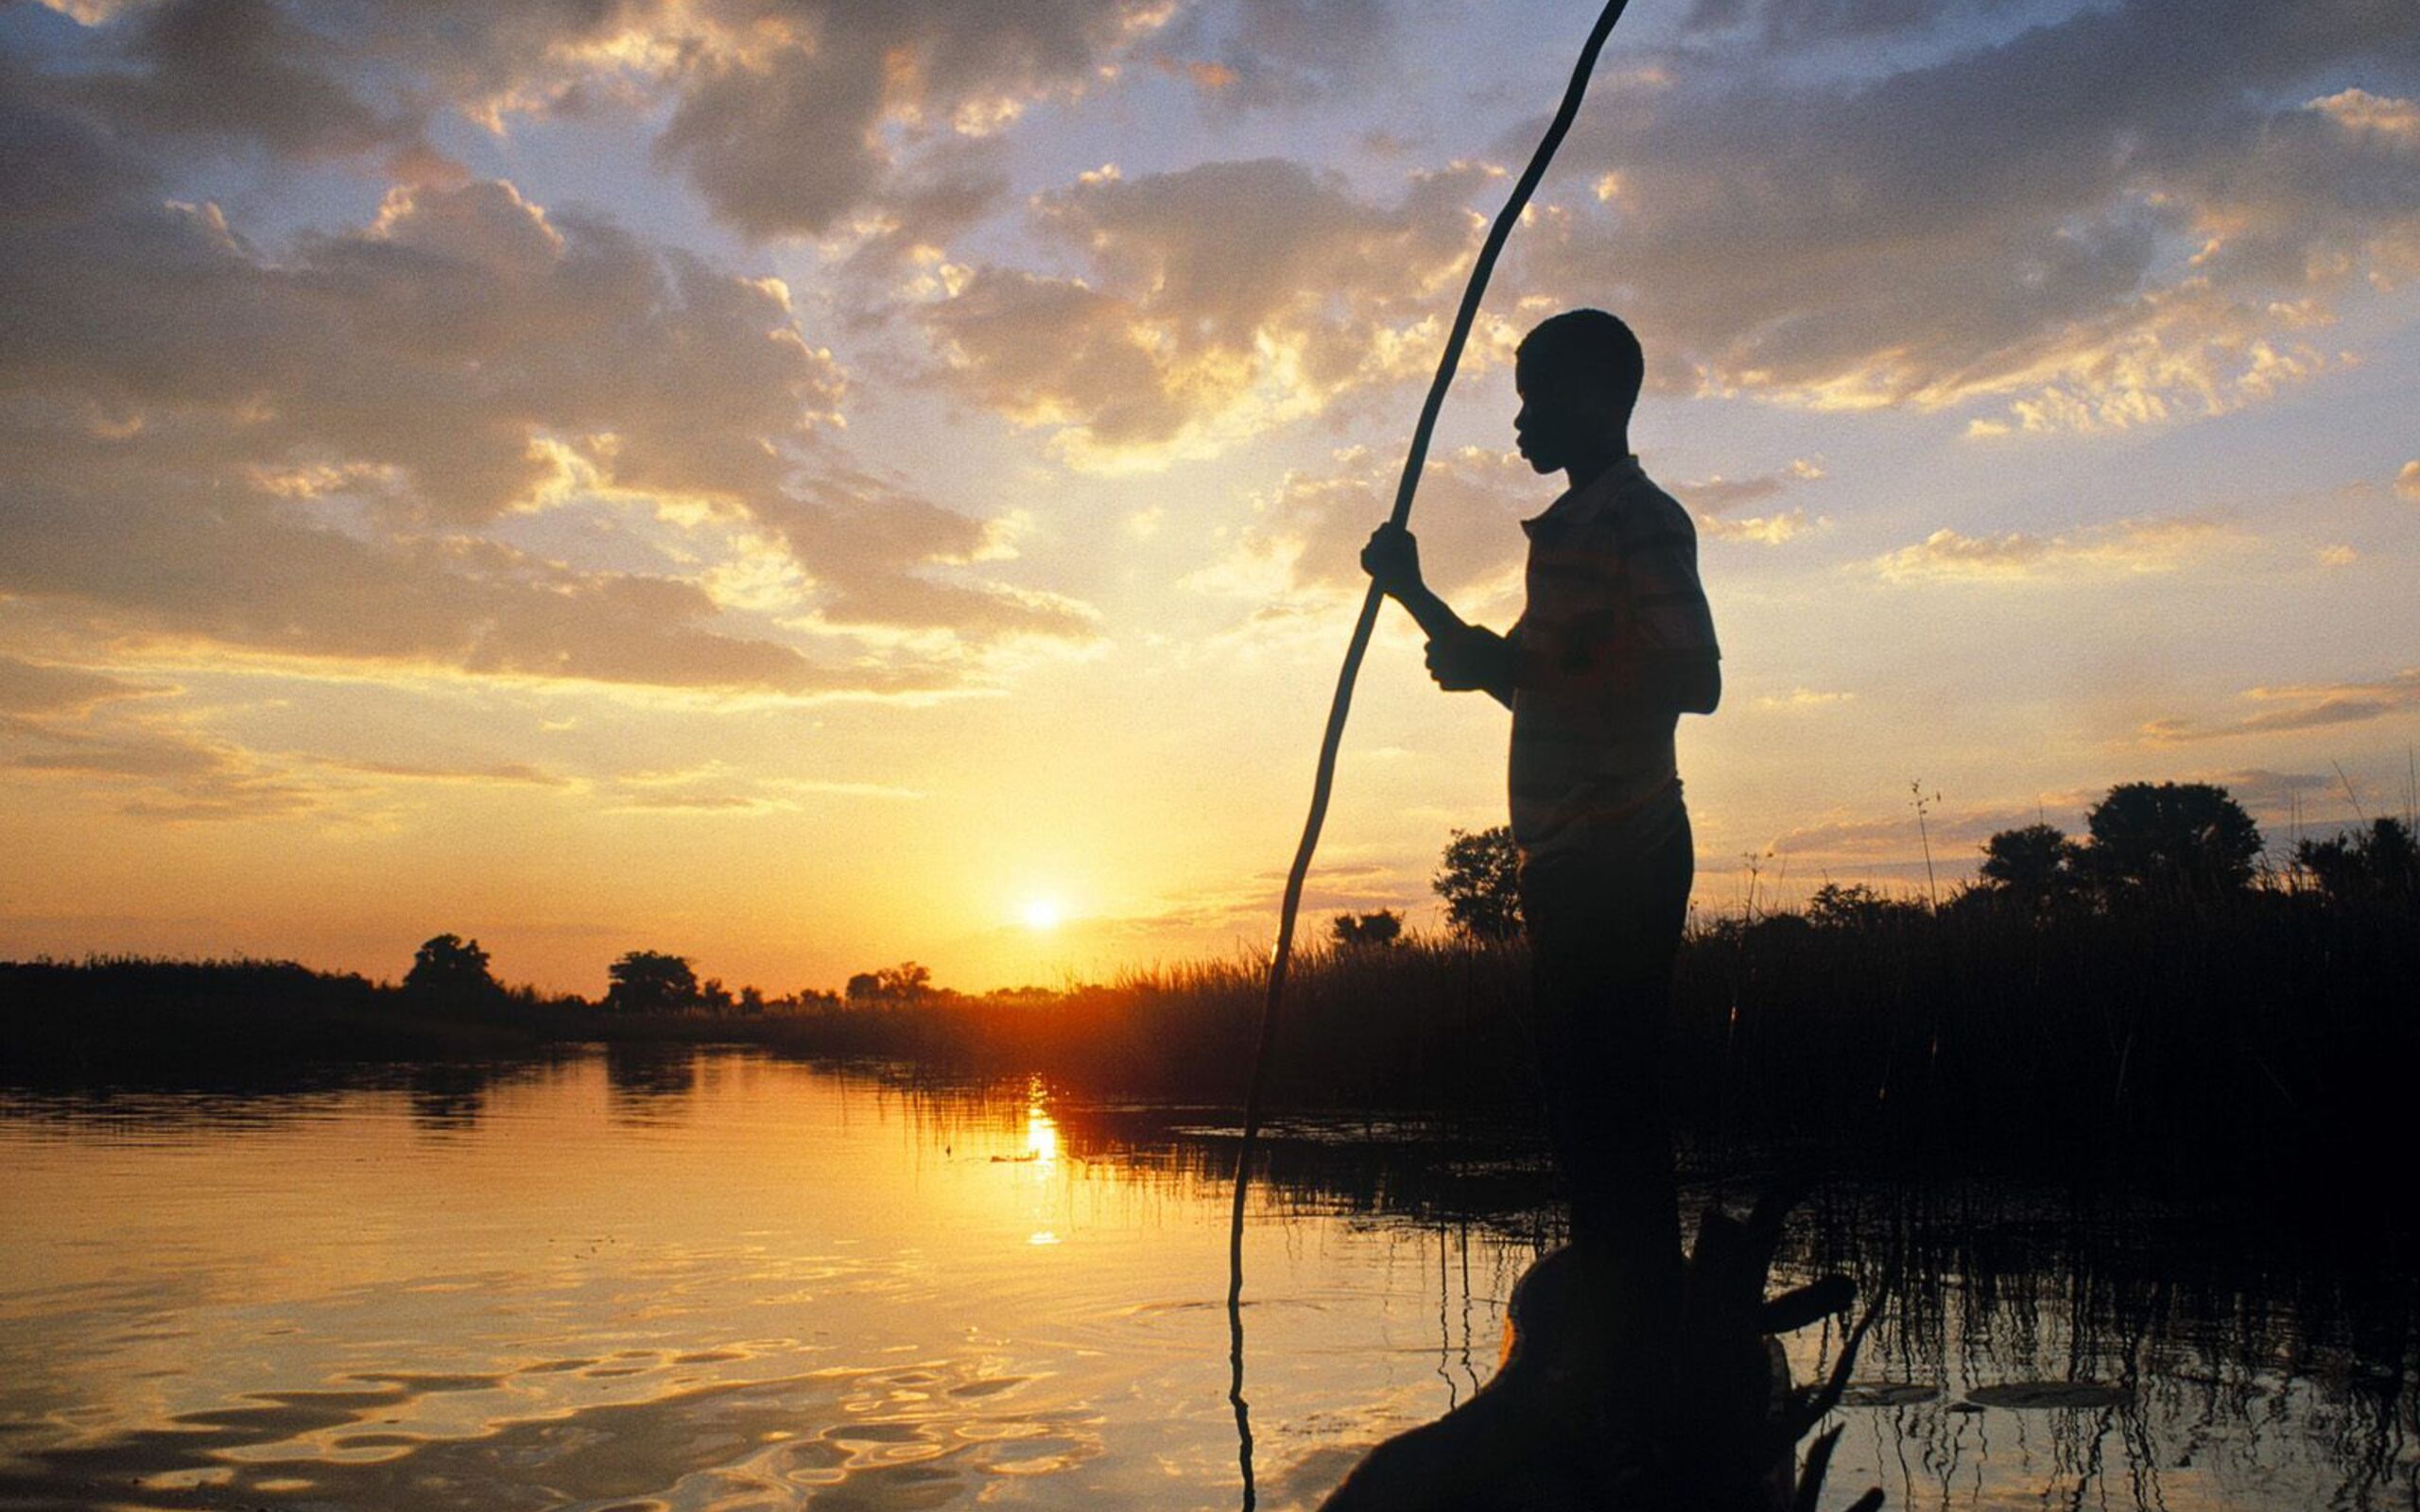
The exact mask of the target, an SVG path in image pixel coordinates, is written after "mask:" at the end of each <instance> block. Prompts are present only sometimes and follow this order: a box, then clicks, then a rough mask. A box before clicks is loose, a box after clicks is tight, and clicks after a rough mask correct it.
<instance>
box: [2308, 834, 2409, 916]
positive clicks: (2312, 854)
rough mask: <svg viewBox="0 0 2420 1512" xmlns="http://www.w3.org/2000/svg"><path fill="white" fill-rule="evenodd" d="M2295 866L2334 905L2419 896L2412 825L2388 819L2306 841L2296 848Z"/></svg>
mask: <svg viewBox="0 0 2420 1512" xmlns="http://www.w3.org/2000/svg"><path fill="white" fill-rule="evenodd" d="M2294 862H2295V864H2296V865H2297V866H2300V867H2301V868H2303V869H2305V870H2306V871H2308V872H2309V873H2310V874H2311V878H2312V880H2313V881H2315V882H2317V883H2318V884H2319V890H2320V891H2321V892H2323V893H2325V894H2326V895H2327V898H2328V901H2329V902H2340V903H2341V902H2352V901H2353V900H2354V899H2357V898H2410V897H2412V896H2413V895H2415V894H2420V844H2415V843H2414V841H2413V839H2412V835H2411V826H2409V825H2407V824H2405V823H2404V822H2403V821H2402V820H2401V819H2396V818H2389V817H2387V816H2384V815H2381V816H2378V817H2377V818H2375V819H2372V820H2371V821H2370V822H2369V826H2368V827H2367V828H2366V829H2356V830H2348V831H2346V832H2344V833H2342V834H2337V835H2331V836H2330V837H2328V838H2327V839H2325V840H2305V841H2303V842H2302V843H2301V844H2299V845H2297V846H2295V847H2294Z"/></svg>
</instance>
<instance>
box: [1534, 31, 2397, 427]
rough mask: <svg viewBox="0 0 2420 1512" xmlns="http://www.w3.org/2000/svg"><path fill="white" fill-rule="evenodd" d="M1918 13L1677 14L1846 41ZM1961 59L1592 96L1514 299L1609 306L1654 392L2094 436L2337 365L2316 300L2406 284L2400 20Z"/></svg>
mask: <svg viewBox="0 0 2420 1512" xmlns="http://www.w3.org/2000/svg"><path fill="white" fill-rule="evenodd" d="M1928 9H1934V8H1919V7H1916V6H1913V5H1910V4H1899V3H1896V0H1870V3H1855V4H1853V3H1841V4H1831V5H1781V4H1776V5H1772V6H1770V7H1763V8H1757V9H1754V10H1753V11H1752V10H1751V9H1750V8H1748V7H1745V6H1738V5H1729V4H1713V5H1706V6H1702V7H1701V8H1700V11H1699V14H1700V17H1701V19H1702V20H1705V21H1708V22H1722V23H1724V24H1725V25H1729V24H1730V23H1732V22H1739V23H1742V24H1745V23H1748V22H1750V21H1756V22H1757V24H1758V25H1762V26H1766V27H1767V28H1768V29H1769V30H1770V29H1771V28H1773V27H1780V28H1782V29H1783V30H1787V29H1788V28H1789V27H1790V26H1802V25H1803V26H1806V27H1808V28H1811V29H1813V30H1815V31H1819V32H1821V33H1823V34H1824V35H1826V36H1829V37H1832V38H1835V39H1841V40H1844V41H1846V40H1851V39H1854V38H1855V37H1856V36H1857V35H1858V34H1859V33H1860V32H1861V31H1863V32H1870V31H1873V30H1875V29H1876V28H1882V27H1887V26H1898V25H1902V24H1910V25H1911V24H1913V23H1914V22H1915V21H1916V20H1918V19H1921V18H1920V17H1919V14H1918V13H1919V11H1920V10H1928ZM1969 9H1971V8H1969ZM1943 13H1946V12H1943ZM1759 18H1760V19H1759ZM1944 35H1950V34H1949V33H1945V34H1944ZM1978 35H1979V36H1980V37H1981V38H1982V39H1983V40H1981V41H1979V42H1978V43H1968V44H1966V45H1965V46H1964V47H1963V48H1962V50H1953V51H1950V52H1948V53H1946V54H1944V53H1943V52H1942V50H1941V49H1940V48H1939V47H1938V46H1930V45H1928V46H1927V47H1926V48H1924V49H1922V50H1921V54H1920V55H1921V56H1924V57H1926V58H1927V61H1924V62H1921V63H1919V64H1917V65H1915V66H1912V67H1907V68H1902V69H1898V70H1895V71H1889V72H1880V71H1877V70H1876V63H1875V61H1874V60H1876V59H1877V58H1881V57H1887V56H1889V54H1888V53H1887V52H1880V51H1877V50H1876V49H1874V48H1872V47H1871V46H1858V47H1854V48H1853V49H1852V50H1851V51H1850V52H1849V53H1847V54H1845V55H1844V61H1847V62H1849V63H1850V64H1851V65H1852V66H1851V68H1850V70H1849V71H1847V72H1843V70H1841V69H1837V68H1834V69H1822V70H1811V71H1801V72H1800V74H1799V76H1798V77H1800V78H1801V79H1805V80H1807V81H1803V82H1793V81H1791V74H1790V72H1789V71H1788V70H1785V69H1781V68H1779V67H1777V66H1774V65H1771V64H1766V63H1761V62H1758V61H1756V60H1755V59H1756V58H1757V57H1758V56H1759V55H1757V54H1755V52H1754V51H1753V49H1752V50H1751V52H1750V53H1749V55H1748V56H1747V57H1745V58H1743V57H1742V56H1741V55H1740V53H1739V52H1738V50H1737V48H1724V47H1721V46H1717V48H1716V50H1715V51H1713V52H1712V53H1710V54H1704V55H1698V54H1691V55H1687V56H1685V57H1683V58H1682V59H1681V60H1677V61H1676V62H1675V63H1674V64H1673V70H1674V73H1675V80H1676V81H1675V83H1674V84H1673V86H1672V87H1670V88H1667V89H1662V90H1651V91H1642V90H1633V91H1628V92H1622V93H1620V94H1613V95H1609V96H1608V98H1607V99H1606V100H1605V101H1603V102H1602V103H1601V106H1600V108H1599V109H1598V110H1596V111H1594V112H1592V113H1591V116H1590V117H1589V118H1588V119H1585V120H1583V122H1582V126H1581V127H1580V128H1579V129H1577V130H1575V132H1574V135H1573V139H1572V141H1571V143H1570V145H1569V146H1567V147H1566V149H1565V152H1564V161H1563V163H1561V165H1560V166H1559V169H1558V179H1557V182H1556V185H1555V186H1554V189H1553V193H1554V196H1555V198H1556V199H1557V201H1558V202H1557V203H1555V204H1554V205H1552V206H1551V207H1549V209H1548V210H1547V212H1546V213H1545V214H1543V215H1541V216H1540V219H1539V224H1538V225H1537V227H1535V228H1534V232H1533V234H1532V235H1531V237H1530V239H1529V240H1528V242H1527V243H1526V244H1524V245H1521V246H1519V247H1518V248H1517V253H1516V254H1517V256H1518V257H1519V258H1520V259H1521V261H1522V265H1523V266H1522V271H1521V274H1520V277H1521V280H1522V282H1523V284H1524V286H1525V288H1526V289H1527V290H1528V291H1529V292H1530V293H1532V294H1534V295H1539V296H1543V297H1546V298H1550V299H1553V300H1555V301H1559V302H1585V303H1612V304H1614V305H1616V306H1617V307H1618V308H1620V309H1622V310H1623V312H1624V313H1625V314H1626V315H1629V316H1631V317H1632V318H1634V324H1635V325H1636V326H1637V327H1638V328H1639V330H1640V332H1641V335H1642V336H1643V338H1644V340H1645V341H1646V344H1647V347H1648V352H1649V354H1650V358H1651V362H1652V363H1653V376H1654V379H1655V381H1656V382H1658V383H1659V384H1660V385H1662V386H1663V387H1667V388H1673V389H1679V390H1682V391H1707V392H1717V393H1734V392H1736V393H1742V394H1749V395H1754V396H1756V397H1760V398H1766V399H1772V400H1778V401H1783V402H1788V403H1794V404H1806V405H1811V406H1816V407H1823V408H1841V409H1848V408H1865V407H1876V406H1881V405H1887V404H1910V405H1913V406H1916V407H1918V408H1923V409H1939V408H1945V407H1948V406H1953V405H1964V404H1973V403H1977V402H1996V403H1997V404H1999V405H2000V406H2002V407H2001V414H2002V416H2003V417H2004V418H2003V419H2002V420H2001V421H1997V422H1994V423H1996V424H1998V425H2005V426H2007V427H2010V428H2016V427H2023V428H2029V429H2036V430H2054V429H2111V428H2118V427H2123V426H2132V425H2136V424H2142V423H2153V422H2160V421H2168V420H2172V419H2175V418H2179V417H2183V416H2189V415H2196V414H2206V413H2213V412H2218V411H2222V410H2226V409H2231V408H2234V407H2237V406H2238V405H2241V404H2247V403H2252V402H2255V401H2256V400H2258V399H2260V398H2262V397H2265V396H2266V395H2268V394H2270V393H2273V392H2274V391H2275V390H2276V389H2278V388H2279V387H2284V386H2286V385H2290V384H2293V383H2298V382H2301V381H2304V380H2305V379H2307V378H2308V377H2310V376H2311V375H2313V374H2315V373H2318V372H2321V371H2325V370H2326V369H2330V368H2332V367H2333V366H2335V365H2336V364H2337V362H2338V361H2339V360H2340V359H2339V357H2338V356H2337V354H2336V352H2335V350H2334V348H2333V346H2332V345H2331V344H2330V343H2329V342H2328V341H2327V339H2326V336H2325V332H2326V330H2327V328H2328V327H2329V325H2330V324H2331V322H2332V321H2334V319H2335V318H2337V312H2338V309H2339V306H2340V304H2341V302H2342V300H2343V299H2345V298H2347V297H2349V296H2350V295H2352V294H2354V293H2357V292H2360V291H2365V290H2370V289H2373V288H2375V289H2377V290H2381V291H2384V292H2389V293H2392V292H2394V290H2396V289H2399V288H2401V287H2402V286H2404V284H2405V283H2407V282H2408V281H2409V279H2410V278H2411V274H2412V273H2413V272H2414V271H2415V270H2420V138H2415V137H2414V136H2413V135H2411V133H2408V132H2407V131H2406V129H2405V124H2404V123H2405V121H2406V119H2407V115H2408V113H2409V112H2411V109H2412V107H2411V101H2410V100H2409V99H2406V98H2404V97H2402V96H2401V95H2390V94H2379V93H2375V92H2374V91H2375V89H2376V88H2377V87H2378V86H2381V85H2386V86H2393V87H2396V88H2400V87H2401V86H2402V85H2404V84H2406V83H2411V82H2413V81H2415V79H2420V73H2415V69H2414V66H2413V65H2414V60H2415V49H2416V47H2420V17H2415V16H2414V15H2413V13H2412V12H2411V9H2410V8H2409V7H2405V6H2398V5H2395V4H2393V3H2391V0H2320V3H2316V4H2312V5H2307V6H2297V7H2291V8H2281V7H2276V6H2273V5H2269V4H2266V3H2264V0H2221V3H2218V4H2216V5H2213V4H2210V3H2206V0H2119V3H2115V4H2111V5H2106V6H2093V7H2085V8H2080V9H2075V10H2073V11H2071V12H2069V13H2067V14H2066V15H2065V16H2063V17H2061V18H2059V19H2057V20H2054V21H2052V22H2049V23H2048V24H2045V25H2040V26H2032V27H2031V28H2030V29H2025V30H2022V31H2017V32H2015V33H2014V34H2013V35H2006V36H1998V35H1996V34H1994V33H1992V32H1990V31H1988V30H1983V31H1979V33H1978ZM2348 79H2349V80H2358V81H2361V82H2362V83H2366V84H2367V85H2369V86H2371V87H2372V88H2371V89H2369V90H2364V89H2362V88H2359V87H2356V88H2353V89H2350V90H2347V89H2346V88H2345V83H2346V81H2347V80H2348ZM1599 184H1610V185H1612V186H1613V188H1614V192H1613V193H1612V194H1611V195H1610V196H1608V197H1605V198H1601V199H1600V198H1599V194H1598V193H1596V192H1594V191H1593V190H1589V191H1586V192H1583V191H1582V186H1595V185H1599Z"/></svg>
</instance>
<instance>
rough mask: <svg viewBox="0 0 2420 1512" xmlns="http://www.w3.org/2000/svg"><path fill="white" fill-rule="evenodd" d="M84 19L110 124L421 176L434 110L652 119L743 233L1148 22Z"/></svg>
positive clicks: (999, 16)
mask: <svg viewBox="0 0 2420 1512" xmlns="http://www.w3.org/2000/svg"><path fill="white" fill-rule="evenodd" d="M1267 3H1268V0H1250V4H1249V5H1248V9H1250V8H1252V7H1253V6H1265V5H1266V4H1267ZM1355 3H1357V4H1362V3H1368V0H1355ZM83 13H85V14H88V15H91V16H92V17H93V19H94V22H95V25H94V26H93V27H92V28H91V30H90V31H89V33H88V34H87V35H86V37H85V38H84V39H83V40H84V43H85V45H84V47H83V48H82V50H81V56H80V57H79V58H78V66H77V67H74V68H72V69H66V70H62V71H61V76H60V77H59V79H58V80H56V81H55V82H56V85H57V88H58V89H59V90H60V91H61V93H62V94H69V95H72V96H73V97H74V98H76V99H77V100H78V102H79V103H81V104H82V105H83V106H85V107H87V108H89V109H91V110H93V111H95V112H98V113H99V114H100V115H102V116H103V117H104V118H106V119H107V120H108V121H110V122H111V123H112V126H113V127H114V128H115V129H122V130H126V131H130V132H134V133H140V134H143V135H147V136H151V137H160V138H166V137H173V138H179V139H185V140H194V141H201V142H207V143H210V144H216V145H219V146H241V147H246V148H254V149H258V150H262V151H267V152H269V153H273V154H276V155H279V156H283V157H288V158H322V157H337V156H349V155H359V154H363V153H372V152H375V153H387V154H404V155H416V156H420V157H423V158H424V157H425V155H426V148H425V139H426V132H427V130H428V127H429V125H430V120H431V117H432V116H433V115H434V114H435V113H436V112H442V111H451V112H458V113H460V114H463V115H467V116H470V117H473V118H475V119H477V120H480V121H482V122H484V123H486V124H488V125H491V126H500V125H502V124H503V123H504V122H506V121H507V120H509V119H510V117H511V116H513V115H515V114H519V113H539V112H561V113H578V112H593V111H597V110H601V109H614V108H619V109H624V110H627V111H629V112H631V113H632V114H634V115H638V114H648V113H656V114H661V115H662V117H663V119H664V125H663V128H662V129H661V132H660V134H659V136H658V137H657V140H656V150H657V151H658V153H659V154H660V155H661V157H662V158H663V159H664V161H666V162H667V163H672V164H674V165H676V166H677V167H679V168H680V169H681V170H682V171H683V172H684V173H685V174H686V175H687V176H688V178H689V180H690V181H691V182H692V183H693V184H694V185H695V186H696V187H697V189H698V191H699V193H700V195H701V196H703V198H705V200H706V202H707V204H708V205H709V206H710V207H711V208H712V209H713V211H714V212H715V214H716V215H717V216H719V217H721V218H722V219H723V220H725V221H726V222H728V223H729V224H731V225H733V226H735V227H737V228H739V229H740V230H742V231H743V232H747V233H749V234H751V235H757V236H773V235H791V234H809V235H821V234H824V233H827V232H836V231H841V230H845V229H847V226H846V222H847V221H848V220H849V219H850V218H851V217H853V216H856V215H860V214H862V213H866V212H868V211H875V210H883V209H884V208H885V207H888V209H887V212H886V213H889V214H894V215H895V214H897V213H899V212H900V211H901V210H902V209H903V208H908V207H911V202H912V201H913V200H914V199H915V198H916V197H917V195H918V193H919V188H918V183H917V180H918V177H919V173H920V171H921V170H920V169H919V167H918V164H919V163H920V161H921V159H922V158H923V156H924V155H925V149H926V148H928V147H930V146H933V145H935V144H940V145H942V146H946V144H948V143H949V142H950V141H951V140H952V139H953V138H954V137H956V136H959V135H968V134H971V135H980V134H982V133H984V132H986V131H989V130H992V129H996V128H997V127H998V126H1000V125H1001V124H1003V123H1005V122H1006V121H1008V120H1010V119H1012V118H1013V117H1014V116H1015V114H1016V113H1017V112H1019V111H1021V110H1022V109H1024V108H1025V107H1026V106H1028V105H1029V104H1030V103H1031V102H1033V101H1034V100H1036V99H1039V98H1043V97H1046V96H1049V95H1053V94H1066V93H1069V92H1072V91H1077V90H1080V89H1082V88H1084V87H1087V86H1088V85H1090V84H1092V83H1093V82H1095V81H1096V80H1097V79H1098V77H1099V76H1100V74H1101V71H1102V70H1103V69H1105V68H1109V67H1112V66H1114V64H1115V61H1116V60H1118V59H1119V58H1121V57H1122V56H1123V55H1124V53H1125V50H1126V46H1127V43H1129V42H1130V41H1131V40H1132V38H1134V37H1136V36H1138V35H1142V34H1145V33H1148V32H1150V31H1151V30H1153V29H1155V28H1156V27H1157V26H1160V25H1161V24H1162V23H1163V22H1164V21H1165V20H1166V18H1167V14H1168V12H1167V9H1166V8H1165V7H1161V6H1157V5H1153V4H1150V3H1147V0H1029V3H1024V4H1019V5H1014V6H1004V5H998V4H994V3H990V0H884V3H882V4H878V5H876V4H864V3H856V0H531V3H521V0H515V3H513V4H510V5H496V4H492V3H489V0H362V3H359V4H348V5H344V6H340V7H328V6H317V7H315V6H310V5H306V4H302V3H299V0H160V3H157V4H149V5H135V6H126V7H107V8H103V7H94V8H88V9H85V10H84V12H83ZM928 209H929V207H928ZM910 213H911V214H912V209H911V210H910Z"/></svg>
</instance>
